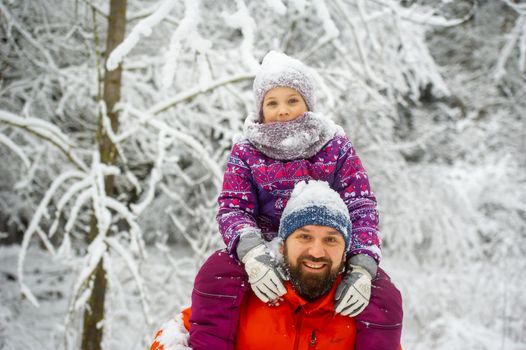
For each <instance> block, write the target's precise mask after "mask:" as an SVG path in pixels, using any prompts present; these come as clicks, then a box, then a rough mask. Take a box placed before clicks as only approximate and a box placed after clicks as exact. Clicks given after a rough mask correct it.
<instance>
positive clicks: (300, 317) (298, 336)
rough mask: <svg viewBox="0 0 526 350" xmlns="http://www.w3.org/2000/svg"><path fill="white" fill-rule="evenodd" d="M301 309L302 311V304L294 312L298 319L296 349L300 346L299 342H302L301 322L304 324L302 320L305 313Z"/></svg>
mask: <svg viewBox="0 0 526 350" xmlns="http://www.w3.org/2000/svg"><path fill="white" fill-rule="evenodd" d="M300 311H301V305H300V306H298V308H297V309H296V310H294V313H295V314H296V315H297V317H298V318H297V320H296V336H295V337H294V348H293V349H294V350H298V348H299V345H300V344H299V343H300V336H301V324H302V321H303V315H302V314H300Z"/></svg>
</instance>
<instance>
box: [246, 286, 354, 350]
mask: <svg viewBox="0 0 526 350" xmlns="http://www.w3.org/2000/svg"><path fill="white" fill-rule="evenodd" d="M337 284H338V283H335V287H333V289H332V290H331V291H330V292H329V293H328V294H326V295H325V296H324V297H322V298H321V299H319V300H316V301H315V302H312V303H307V302H306V301H305V300H303V299H302V298H301V297H299V296H298V295H297V294H296V293H295V292H294V290H293V289H292V286H291V284H290V283H286V287H287V294H285V295H284V296H283V298H284V301H283V302H281V304H280V305H279V306H274V307H271V306H268V305H267V304H265V303H263V302H261V301H260V300H259V299H258V298H257V297H256V296H255V294H254V293H249V297H247V298H246V300H245V302H244V304H243V306H242V308H241V317H240V320H239V326H238V329H237V338H236V349H249V350H271V349H280V350H288V349H290V350H296V349H302V350H314V349H324V350H325V349H328V350H338V349H345V350H349V349H354V341H355V336H356V326H355V323H354V319H352V318H350V317H346V316H341V315H338V314H335V312H334V292H335V290H336V285H337Z"/></svg>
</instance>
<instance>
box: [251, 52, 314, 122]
mask: <svg viewBox="0 0 526 350" xmlns="http://www.w3.org/2000/svg"><path fill="white" fill-rule="evenodd" d="M280 86H282V87H289V88H292V89H294V90H296V91H298V92H299V93H300V94H301V96H303V99H304V100H305V103H306V104H307V108H308V109H309V111H311V112H313V111H314V110H315V105H316V96H315V94H314V88H315V82H314V77H313V75H312V71H311V68H309V67H307V66H306V65H305V64H303V63H302V62H301V61H299V60H297V59H295V58H292V57H289V56H287V55H285V54H284V53H280V52H276V51H270V52H269V53H267V54H266V55H265V57H264V58H263V62H262V63H261V66H259V69H258V70H257V72H256V77H255V78H254V86H253V90H254V98H255V102H256V111H257V112H258V115H259V116H260V117H261V116H262V114H261V106H262V104H263V99H264V98H265V95H266V93H267V92H268V91H269V90H271V89H273V88H275V87H280Z"/></svg>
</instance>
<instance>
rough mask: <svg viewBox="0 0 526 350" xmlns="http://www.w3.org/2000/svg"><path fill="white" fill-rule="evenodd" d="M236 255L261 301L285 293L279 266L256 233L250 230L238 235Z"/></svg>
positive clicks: (275, 297)
mask: <svg viewBox="0 0 526 350" xmlns="http://www.w3.org/2000/svg"><path fill="white" fill-rule="evenodd" d="M237 256H238V257H239V259H241V261H242V262H243V263H244V264H245V270H246V271H247V274H248V282H250V286H251V287H252V290H253V291H254V293H255V294H256V296H257V297H258V298H259V299H261V301H262V302H264V303H268V302H269V301H273V300H275V299H277V298H279V297H280V296H282V295H283V294H285V293H287V290H286V289H285V286H284V285H283V282H282V274H281V273H280V271H279V267H278V266H277V265H276V263H275V262H274V260H273V259H272V257H271V256H270V253H269V251H268V249H267V247H266V246H265V243H264V241H263V239H262V238H261V237H260V236H259V235H258V234H257V233H255V232H250V233H247V234H244V235H243V236H241V237H240V239H239V243H238V246H237Z"/></svg>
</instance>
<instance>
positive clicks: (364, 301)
mask: <svg viewBox="0 0 526 350" xmlns="http://www.w3.org/2000/svg"><path fill="white" fill-rule="evenodd" d="M377 269H378V266H377V264H376V261H375V260H374V259H373V258H371V257H370V256H369V255H366V254H358V255H355V256H353V257H352V258H350V259H349V261H348V262H347V272H346V273H345V276H344V277H343V279H342V281H341V282H340V285H339V286H338V288H337V289H336V293H335V294H334V300H335V303H334V310H335V311H336V312H337V313H339V314H342V315H343V316H349V317H354V316H356V315H358V314H359V313H360V312H362V311H363V310H364V309H365V307H366V306H367V305H368V304H369V299H370V297H371V281H372V279H373V278H374V277H375V276H376V271H377Z"/></svg>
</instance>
